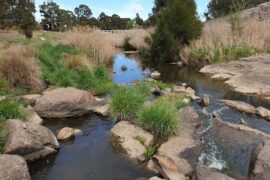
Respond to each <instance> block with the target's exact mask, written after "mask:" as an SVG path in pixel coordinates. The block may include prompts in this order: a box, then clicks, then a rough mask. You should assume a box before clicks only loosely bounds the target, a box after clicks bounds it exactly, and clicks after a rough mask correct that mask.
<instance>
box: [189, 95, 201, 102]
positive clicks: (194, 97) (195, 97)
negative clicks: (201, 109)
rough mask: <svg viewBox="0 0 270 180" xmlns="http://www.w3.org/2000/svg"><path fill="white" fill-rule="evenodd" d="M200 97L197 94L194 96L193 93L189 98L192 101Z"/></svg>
mask: <svg viewBox="0 0 270 180" xmlns="http://www.w3.org/2000/svg"><path fill="white" fill-rule="evenodd" d="M200 99H201V98H200V97H199V96H195V95H191V100H192V101H198V100H200Z"/></svg>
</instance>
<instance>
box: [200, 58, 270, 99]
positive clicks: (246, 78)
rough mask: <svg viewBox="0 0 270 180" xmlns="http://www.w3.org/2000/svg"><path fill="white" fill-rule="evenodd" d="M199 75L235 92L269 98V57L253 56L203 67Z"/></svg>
mask: <svg viewBox="0 0 270 180" xmlns="http://www.w3.org/2000/svg"><path fill="white" fill-rule="evenodd" d="M200 72H201V73H205V74H209V75H210V76H212V78H216V79H222V80H224V79H226V81H225V83H226V84H228V85H230V86H231V87H233V89H234V90H235V91H237V92H241V93H246V94H254V95H257V96H261V97H263V98H265V99H267V98H268V97H270V56H253V57H248V58H243V59H240V60H238V61H233V62H231V63H220V64H214V65H208V66H205V67H204V68H202V69H201V70H200Z"/></svg>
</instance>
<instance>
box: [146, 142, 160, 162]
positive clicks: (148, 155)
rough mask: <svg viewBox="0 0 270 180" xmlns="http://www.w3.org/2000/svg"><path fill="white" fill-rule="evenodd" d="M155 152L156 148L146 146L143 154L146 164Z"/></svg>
mask: <svg viewBox="0 0 270 180" xmlns="http://www.w3.org/2000/svg"><path fill="white" fill-rule="evenodd" d="M156 152H157V148H156V147H154V146H147V147H146V151H145V153H144V157H145V160H146V162H148V161H149V160H150V159H151V158H152V157H153V156H154V155H155V154H156Z"/></svg>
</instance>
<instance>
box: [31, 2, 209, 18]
mask: <svg viewBox="0 0 270 180" xmlns="http://www.w3.org/2000/svg"><path fill="white" fill-rule="evenodd" d="M45 1H47V0H45ZM43 2H44V0H36V6H37V10H38V11H39V8H38V6H39V5H40V4H42V3H43ZM54 2H56V3H57V4H59V5H60V7H61V8H63V9H68V10H72V11H73V10H74V8H75V7H76V6H78V5H80V4H86V5H88V6H89V7H90V8H91V9H92V11H93V15H94V16H95V17H97V16H98V15H99V14H100V13H101V12H105V13H106V14H108V15H112V14H118V15H120V16H121V17H129V18H134V17H135V14H136V13H139V14H140V15H141V17H142V18H143V19H147V17H148V14H149V13H151V10H152V7H153V6H154V5H153V2H154V0H76V1H75V0H54ZM208 2H209V0H196V3H197V7H198V13H199V15H202V14H203V12H205V11H206V8H207V4H208ZM36 17H37V20H40V15H39V13H37V15H36Z"/></svg>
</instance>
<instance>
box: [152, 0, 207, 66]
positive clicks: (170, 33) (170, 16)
mask: <svg viewBox="0 0 270 180" xmlns="http://www.w3.org/2000/svg"><path fill="white" fill-rule="evenodd" d="M201 28H202V23H201V22H200V21H199V19H198V17H197V13H196V3H195V2H194V0H185V1H183V0H172V1H168V3H167V7H166V8H164V9H163V10H162V11H160V13H159V16H158V23H157V28H156V32H155V33H154V34H153V35H152V44H151V51H150V54H151V56H152V57H153V58H156V59H158V60H160V61H174V60H176V59H179V49H180V45H182V44H188V43H189V41H190V40H192V39H195V38H197V37H198V36H199V35H200V33H201Z"/></svg>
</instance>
